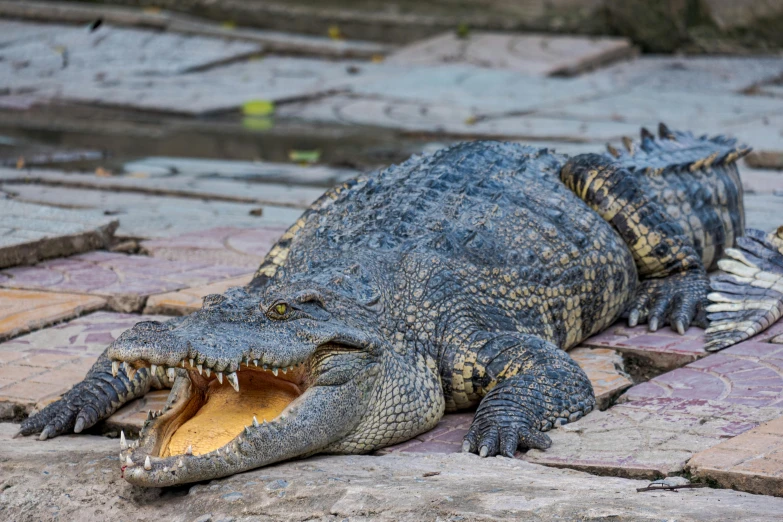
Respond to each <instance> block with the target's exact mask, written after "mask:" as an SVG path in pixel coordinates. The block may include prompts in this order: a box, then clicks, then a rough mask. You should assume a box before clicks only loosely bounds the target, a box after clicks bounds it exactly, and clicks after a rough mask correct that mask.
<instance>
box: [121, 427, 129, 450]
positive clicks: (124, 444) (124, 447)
mask: <svg viewBox="0 0 783 522" xmlns="http://www.w3.org/2000/svg"><path fill="white" fill-rule="evenodd" d="M120 449H121V450H126V449H128V441H127V440H125V430H120Z"/></svg>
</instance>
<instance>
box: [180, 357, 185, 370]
mask: <svg viewBox="0 0 783 522" xmlns="http://www.w3.org/2000/svg"><path fill="white" fill-rule="evenodd" d="M180 364H181V365H182V367H183V368H184V367H185V359H182V360H181V361H180Z"/></svg>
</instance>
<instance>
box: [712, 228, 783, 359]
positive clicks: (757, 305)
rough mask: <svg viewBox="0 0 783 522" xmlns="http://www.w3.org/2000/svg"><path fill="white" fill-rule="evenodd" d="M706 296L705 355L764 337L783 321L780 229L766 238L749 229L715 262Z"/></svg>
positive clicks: (782, 237) (782, 270)
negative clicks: (715, 273) (715, 270)
mask: <svg viewBox="0 0 783 522" xmlns="http://www.w3.org/2000/svg"><path fill="white" fill-rule="evenodd" d="M718 267H719V268H720V269H721V270H722V271H723V272H725V274H721V275H719V276H717V277H714V278H712V280H711V281H710V286H711V289H712V292H711V293H710V294H709V295H708V296H707V297H708V299H709V300H710V302H711V304H710V305H709V306H708V307H707V312H708V314H709V315H708V316H707V318H708V319H709V321H710V324H709V327H708V328H707V331H706V334H707V342H706V344H705V349H706V350H707V351H709V352H716V351H718V350H722V349H723V348H726V347H727V346H731V345H732V344H735V343H738V342H740V341H744V340H745V339H748V338H750V337H752V336H754V335H756V334H758V333H761V332H763V331H764V330H766V329H767V328H769V327H770V326H771V325H772V324H774V323H775V321H777V320H778V319H780V318H781V316H783V226H781V227H779V228H778V229H777V231H775V232H771V233H769V234H767V233H764V232H762V231H760V230H755V229H747V230H746V231H745V236H744V237H741V238H738V239H737V248H729V249H727V250H726V257H724V258H723V259H721V260H720V261H719V262H718Z"/></svg>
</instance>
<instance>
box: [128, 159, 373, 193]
mask: <svg viewBox="0 0 783 522" xmlns="http://www.w3.org/2000/svg"><path fill="white" fill-rule="evenodd" d="M123 170H124V171H125V172H126V173H128V174H143V175H146V176H147V177H159V176H170V175H173V174H178V175H184V176H194V177H199V178H221V179H222V178H227V179H237V180H245V181H263V182H278V183H293V184H296V185H314V186H318V187H323V186H327V187H331V186H333V185H336V184H338V183H342V182H343V181H346V180H348V179H351V178H355V177H356V176H358V175H359V174H360V172H359V171H357V170H352V169H342V168H333V167H328V166H325V165H306V166H302V165H294V164H292V163H272V162H268V161H237V160H215V159H202V158H175V157H165V156H152V157H149V158H144V159H141V160H137V161H132V162H129V163H126V164H125V165H123Z"/></svg>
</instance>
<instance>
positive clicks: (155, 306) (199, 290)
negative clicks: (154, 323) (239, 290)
mask: <svg viewBox="0 0 783 522" xmlns="http://www.w3.org/2000/svg"><path fill="white" fill-rule="evenodd" d="M252 278H253V277H252V274H247V275H244V276H240V277H234V278H231V279H224V280H222V281H218V282H217V283H211V284H208V285H203V286H194V287H191V288H185V289H183V290H178V291H176V292H167V293H165V294H158V295H153V296H150V298H149V299H147V306H146V307H145V308H144V313H146V314H168V315H187V314H191V313H193V312H195V311H196V310H198V309H199V308H201V300H202V298H203V297H204V296H207V295H209V294H222V293H224V292H226V291H227V290H228V289H229V288H233V287H235V286H245V285H246V284H248V283H249V282H250V280H251V279H252Z"/></svg>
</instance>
